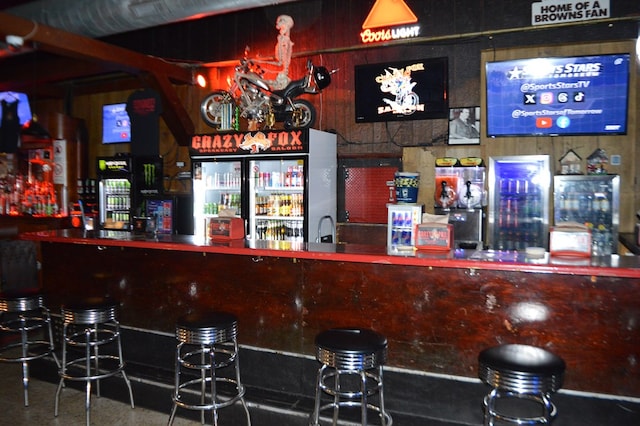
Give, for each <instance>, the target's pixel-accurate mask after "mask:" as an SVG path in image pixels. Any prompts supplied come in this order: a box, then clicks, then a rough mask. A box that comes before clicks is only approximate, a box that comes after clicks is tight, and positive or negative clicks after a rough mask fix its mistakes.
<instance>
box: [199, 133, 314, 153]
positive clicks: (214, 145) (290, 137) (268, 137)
mask: <svg viewBox="0 0 640 426" xmlns="http://www.w3.org/2000/svg"><path fill="white" fill-rule="evenodd" d="M308 141H309V132H308V131H307V130H291V131H284V130H283V131H264V132H261V131H259V132H247V133H242V132H238V133H222V134H218V133H216V134H205V135H194V136H192V137H191V146H190V147H189V150H190V151H191V153H192V154H194V155H225V154H235V155H238V154H262V153H265V154H274V153H280V154H284V153H305V152H308V151H309V143H308Z"/></svg>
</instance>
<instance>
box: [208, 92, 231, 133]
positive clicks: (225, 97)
mask: <svg viewBox="0 0 640 426" xmlns="http://www.w3.org/2000/svg"><path fill="white" fill-rule="evenodd" d="M228 104H231V105H235V102H234V101H233V98H232V97H231V94H230V93H229V92H226V91H224V90H218V91H215V92H211V93H210V94H208V95H207V97H206V98H204V99H203V100H202V103H201V104H200V115H201V116H202V119H203V120H204V122H205V123H207V124H208V125H209V126H211V127H213V128H216V129H219V128H220V127H221V126H222V110H223V108H222V106H223V105H228Z"/></svg>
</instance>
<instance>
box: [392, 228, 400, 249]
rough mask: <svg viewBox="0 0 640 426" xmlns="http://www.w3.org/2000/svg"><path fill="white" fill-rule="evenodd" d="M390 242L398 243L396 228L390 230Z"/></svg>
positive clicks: (398, 232)
mask: <svg viewBox="0 0 640 426" xmlns="http://www.w3.org/2000/svg"><path fill="white" fill-rule="evenodd" d="M391 244H392V245H394V246H397V245H398V244H400V231H398V230H397V229H392V230H391Z"/></svg>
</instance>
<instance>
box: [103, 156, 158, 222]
mask: <svg viewBox="0 0 640 426" xmlns="http://www.w3.org/2000/svg"><path fill="white" fill-rule="evenodd" d="M162 169H163V162H162V157H160V156H149V157H142V156H141V157H132V156H130V155H116V156H114V157H98V159H97V173H96V175H97V181H98V221H99V227H100V228H101V229H124V230H130V229H131V223H132V220H133V217H134V216H136V215H138V216H144V215H146V211H147V206H146V204H147V201H148V200H150V199H152V198H154V197H158V196H159V195H161V194H162V192H163V176H162Z"/></svg>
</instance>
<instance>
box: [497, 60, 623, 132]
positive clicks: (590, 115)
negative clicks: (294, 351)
mask: <svg viewBox="0 0 640 426" xmlns="http://www.w3.org/2000/svg"><path fill="white" fill-rule="evenodd" d="M629 60H630V58H629V54H625V53H623V54H606V55H593V56H570V57H550V58H531V59H515V60H509V61H500V62H487V63H486V67H485V71H486V83H487V86H486V90H487V92H486V95H487V111H486V114H485V116H486V117H487V126H486V129H487V136H489V137H497V136H539V135H543V136H563V135H605V134H607V135H616V134H625V133H626V132H627V115H628V114H627V107H628V93H629V68H630V67H629V65H630V64H629Z"/></svg>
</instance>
